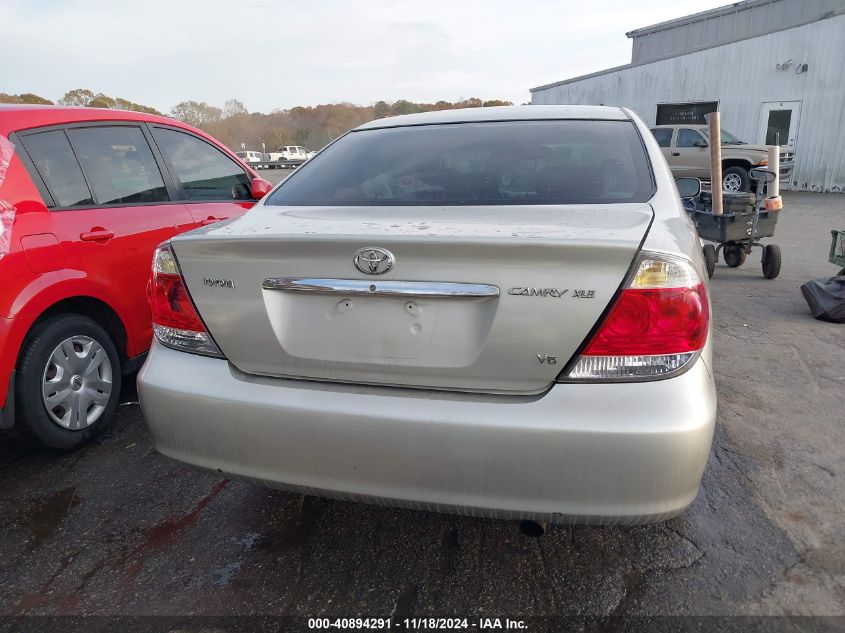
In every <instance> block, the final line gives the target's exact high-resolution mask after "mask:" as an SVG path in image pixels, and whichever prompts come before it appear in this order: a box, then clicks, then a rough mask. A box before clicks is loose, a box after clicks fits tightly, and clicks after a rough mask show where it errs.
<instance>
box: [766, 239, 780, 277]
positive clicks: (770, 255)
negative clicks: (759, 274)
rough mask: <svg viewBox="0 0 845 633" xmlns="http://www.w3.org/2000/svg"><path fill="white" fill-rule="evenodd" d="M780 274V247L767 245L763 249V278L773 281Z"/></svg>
mask: <svg viewBox="0 0 845 633" xmlns="http://www.w3.org/2000/svg"><path fill="white" fill-rule="evenodd" d="M779 274H780V246H778V245H777V244H768V245H767V246H766V247H765V248H764V249H763V277H765V278H766V279H774V278H775V277H777V276H778V275H779Z"/></svg>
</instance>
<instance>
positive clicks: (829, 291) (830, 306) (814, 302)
mask: <svg viewBox="0 0 845 633" xmlns="http://www.w3.org/2000/svg"><path fill="white" fill-rule="evenodd" d="M842 272H843V273H845V270H844V271H842ZM801 294H803V295H804V299H805V300H806V301H807V305H809V306H810V312H812V313H813V316H814V317H816V318H817V319H821V320H822V321H832V322H833V323H845V274H840V275H838V276H836V277H830V278H828V279H813V280H812V281H808V282H807V283H805V284H803V285H802V286H801Z"/></svg>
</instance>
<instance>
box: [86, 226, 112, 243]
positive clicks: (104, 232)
mask: <svg viewBox="0 0 845 633" xmlns="http://www.w3.org/2000/svg"><path fill="white" fill-rule="evenodd" d="M113 237H114V231H109V230H108V229H99V228H98V229H91V230H90V231H87V232H85V233H80V234H79V239H81V240H82V241H83V242H100V241H105V240H110V239H111V238H113Z"/></svg>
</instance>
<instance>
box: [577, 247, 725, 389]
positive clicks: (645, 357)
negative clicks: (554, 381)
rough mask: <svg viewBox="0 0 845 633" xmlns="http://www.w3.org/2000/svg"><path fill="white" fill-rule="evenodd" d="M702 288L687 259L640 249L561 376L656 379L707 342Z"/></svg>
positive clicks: (706, 311) (683, 362) (679, 366)
mask: <svg viewBox="0 0 845 633" xmlns="http://www.w3.org/2000/svg"><path fill="white" fill-rule="evenodd" d="M709 322H710V313H709V305H708V302H707V289H706V288H705V286H704V283H703V282H702V281H701V279H700V278H699V276H698V273H696V271H695V268H694V267H693V265H692V263H690V262H689V261H687V260H684V259H681V258H677V257H671V256H668V255H663V254H658V253H648V252H644V253H643V254H642V255H641V256H640V261H639V263H638V265H637V270H636V272H635V274H634V276H633V277H632V278H631V280H630V281H629V282H628V284H627V285H626V286H625V288H624V289H623V290H622V292H621V294H620V295H619V297H618V298H617V299H616V302H615V303H614V305H613V307H612V308H611V309H610V312H609V313H608V314H607V317H606V318H605V319H604V321H603V322H602V324H601V326H600V327H599V329H598V331H597V332H596V333H595V334H594V335H593V337H592V338H591V339H590V342H589V343H588V344H587V346H586V347H585V348H584V350H583V351H582V352H581V355H580V356H579V357H578V360H577V361H576V362H575V364H574V365H573V366H572V368H571V369H570V370H569V371H568V372H567V373H566V374H565V375H564V376H562V379H564V380H636V379H648V378H660V377H665V376H667V375H670V374H673V373H675V372H678V371H680V370H681V369H683V368H684V367H685V366H686V365H687V364H688V363H689V362H690V361H691V360H692V359H693V358H695V357H696V355H697V353H698V352H699V350H701V348H702V347H704V344H705V343H706V342H707V331H708V327H709Z"/></svg>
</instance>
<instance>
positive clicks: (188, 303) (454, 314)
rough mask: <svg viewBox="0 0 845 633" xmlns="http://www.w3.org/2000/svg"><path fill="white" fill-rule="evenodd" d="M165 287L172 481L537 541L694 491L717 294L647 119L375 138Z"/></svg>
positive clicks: (165, 433) (149, 368)
mask: <svg viewBox="0 0 845 633" xmlns="http://www.w3.org/2000/svg"><path fill="white" fill-rule="evenodd" d="M203 177H205V178H209V179H211V178H214V177H215V174H213V173H209V174H205V175H204V176H203ZM152 269H153V272H152V282H151V304H152V314H153V322H154V330H155V336H156V341H155V342H154V345H153V347H152V350H151V352H150V354H149V358H148V359H147V362H146V364H145V366H144V368H143V370H142V371H141V373H140V375H139V378H138V385H139V392H140V396H141V404H142V407H143V411H144V415H145V417H146V419H147V421H148V423H149V426H150V428H151V429H152V433H153V435H154V438H155V444H156V447H157V449H158V450H159V451H160V452H161V453H163V454H164V455H166V456H168V457H171V458H173V459H175V460H178V461H180V462H183V463H185V464H189V465H191V466H194V467H197V468H200V469H204V470H208V471H212V472H215V473H222V475H223V476H225V477H231V478H237V479H244V480H249V481H253V482H257V483H260V484H264V485H268V486H273V487H277V488H283V489H286V490H291V491H297V492H302V493H306V494H314V495H320V496H327V497H338V498H343V499H354V500H360V501H365V502H372V503H383V504H389V505H396V506H405V507H412V508H420V509H428V510H436V511H443V512H456V513H462V514H475V515H482V516H490V517H503V518H524V519H533V520H538V521H553V522H581V523H640V522H650V521H661V520H664V519H667V518H669V517H672V516H674V515H676V514H678V513H680V512H682V511H683V510H684V509H685V508H686V507H687V506H688V505H689V504H690V503H691V502H692V500H693V499H694V497H695V496H696V493H697V491H698V488H699V485H700V481H701V476H702V471H703V470H704V466H705V462H706V461H707V457H708V453H709V449H710V443H711V440H712V436H713V426H714V419H715V412H716V394H715V389H714V382H713V370H712V364H711V343H710V319H709V316H710V301H709V298H708V287H707V274H706V272H705V268H704V262H703V258H702V255H701V247H700V245H699V241H698V238H697V236H696V233H695V229H694V227H693V226H692V224H691V223H690V221H689V220H688V219H687V217H686V215H685V213H684V211H683V209H682V204H681V201H680V199H679V197H678V191H677V189H676V186H675V183H674V181H673V180H672V176H671V173H670V171H669V169H668V167H667V165H666V162H665V161H664V159H663V156H662V154H661V151H660V148H659V147H658V146H657V143H656V142H655V140H654V138H653V137H652V135H651V134H650V133H649V130H648V128H647V127H645V125H644V124H643V122H642V121H641V120H640V119H639V118H637V116H636V115H635V114H633V113H632V112H630V111H629V110H626V109H620V108H611V107H587V106H578V107H574V106H572V107H570V106H522V107H501V108H483V109H467V110H452V111H444V112H432V113H426V114H415V115H409V116H398V117H394V118H389V119H381V120H377V121H373V122H371V123H368V124H366V125H362V126H361V127H359V128H357V129H355V130H353V131H352V132H350V133H348V134H346V135H345V136H343V137H341V138H340V139H338V140H337V141H335V142H334V143H333V144H331V145H330V146H328V147H327V148H325V149H324V150H323V151H322V152H321V153H320V154H318V155H317V157H316V158H314V159H313V160H311V161H310V162H309V163H307V164H305V165H304V166H303V167H301V168H300V169H298V170H297V171H296V172H295V173H294V174H293V175H291V176H290V177H289V178H288V179H287V180H286V181H284V182H283V183H282V184H281V185H279V186H278V187H276V189H274V190H273V191H272V192H271V193H270V194H269V195H268V196H266V197H265V198H264V199H263V200H262V201H261V202H260V203H259V204H258V205H257V206H256V207H255V208H254V209H253V210H251V211H250V212H249V213H247V214H246V215H245V216H243V217H241V218H239V219H236V220H232V221H229V222H228V223H222V224H217V225H211V226H208V227H205V228H203V229H201V230H198V231H194V232H192V233H187V234H183V235H180V236H178V237H175V238H173V239H172V240H171V241H170V242H168V243H165V244H163V245H161V246H160V247H159V249H158V251H157V252H156V254H155V258H154V262H153V266H152Z"/></svg>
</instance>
